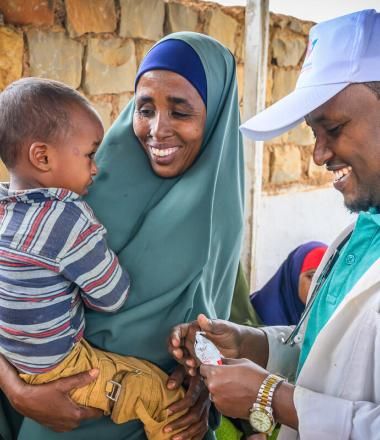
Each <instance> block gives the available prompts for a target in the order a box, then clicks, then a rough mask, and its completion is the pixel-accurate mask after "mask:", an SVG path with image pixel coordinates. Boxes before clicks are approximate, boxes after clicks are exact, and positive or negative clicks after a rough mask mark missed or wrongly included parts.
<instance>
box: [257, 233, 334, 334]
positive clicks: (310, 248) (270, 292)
mask: <svg viewBox="0 0 380 440" xmlns="http://www.w3.org/2000/svg"><path fill="white" fill-rule="evenodd" d="M326 249H327V246H326V245H325V244H324V243H320V242H318V241H310V242H307V243H305V244H302V245H301V246H298V247H297V248H296V249H294V250H293V251H292V252H291V253H290V254H289V255H288V256H287V258H286V260H285V261H284V262H283V263H282V264H281V266H280V267H279V269H278V270H277V272H276V273H275V274H274V275H273V277H272V278H271V279H270V280H269V281H268V282H267V283H266V284H265V286H264V287H263V288H262V289H260V290H258V291H257V292H254V293H253V294H252V295H251V304H252V306H253V308H254V310H255V311H256V313H257V315H258V317H259V319H260V321H261V323H262V324H264V325H294V324H297V323H298V321H299V320H300V318H301V314H302V312H303V310H304V308H305V303H306V298H307V293H308V291H309V287H310V284H311V279H312V278H313V275H314V273H315V271H316V270H317V267H318V266H319V263H320V262H321V260H322V257H323V255H324V254H325V252H326Z"/></svg>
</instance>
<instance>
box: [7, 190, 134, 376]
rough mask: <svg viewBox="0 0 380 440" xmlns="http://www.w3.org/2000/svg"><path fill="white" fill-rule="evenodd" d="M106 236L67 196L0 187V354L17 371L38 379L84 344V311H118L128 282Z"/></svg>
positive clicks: (75, 198) (89, 212) (79, 204)
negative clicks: (109, 247) (80, 343)
mask: <svg viewBox="0 0 380 440" xmlns="http://www.w3.org/2000/svg"><path fill="white" fill-rule="evenodd" d="M105 234H106V231H105V228H104V227H103V226H102V225H101V224H100V223H99V222H98V220H97V219H96V218H95V216H94V213H93V212H92V210H91V208H90V207H89V206H88V205H87V204H86V203H85V202H83V201H81V200H80V199H79V196H78V195H77V194H75V193H73V192H71V191H68V190H66V189H57V188H43V189H33V190H26V191H17V192H10V191H8V187H7V186H6V185H1V184H0V352H1V353H2V354H3V355H4V356H5V357H6V358H7V359H8V360H9V361H10V362H11V363H12V364H13V365H14V366H15V367H16V368H17V369H18V370H20V371H22V372H25V373H29V374H38V373H42V372H45V371H48V370H50V369H52V368H54V367H55V366H56V365H57V364H58V363H59V362H60V361H61V360H62V359H63V358H64V357H65V356H67V354H68V353H69V352H70V351H71V349H72V347H73V345H74V344H75V343H76V342H77V341H78V340H80V339H81V338H82V337H83V331H84V325H85V323H84V307H83V304H85V305H86V306H87V307H89V308H91V309H94V310H99V311H103V312H114V311H115V310H117V309H119V308H120V307H121V306H122V305H123V304H124V301H125V300H126V298H127V294H128V290H129V277H128V274H127V273H126V272H125V271H123V270H122V269H121V267H120V265H119V263H118V260H117V257H116V256H115V254H114V253H113V252H112V251H111V250H110V249H108V247H107V243H106V240H105Z"/></svg>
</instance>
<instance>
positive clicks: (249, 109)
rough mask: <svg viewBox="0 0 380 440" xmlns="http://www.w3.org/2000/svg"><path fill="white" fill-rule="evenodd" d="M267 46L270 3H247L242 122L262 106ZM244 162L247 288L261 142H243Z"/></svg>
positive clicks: (252, 279)
mask: <svg viewBox="0 0 380 440" xmlns="http://www.w3.org/2000/svg"><path fill="white" fill-rule="evenodd" d="M268 44H269V0H247V6H246V11H245V61H244V95H243V121H246V120H247V119H249V118H250V117H252V116H253V115H255V114H256V113H258V112H259V111H261V110H262V109H263V108H264V106H265V91H266V79H267V60H268ZM244 151H245V163H246V182H245V190H246V213H245V239H244V246H243V255H242V261H243V266H244V269H245V272H246V274H247V278H248V282H249V285H250V288H251V289H252V290H253V289H254V288H255V287H256V267H257V265H256V260H257V255H256V242H257V224H258V218H259V215H260V214H259V211H260V205H261V193H262V163H263V142H253V141H250V140H248V139H244Z"/></svg>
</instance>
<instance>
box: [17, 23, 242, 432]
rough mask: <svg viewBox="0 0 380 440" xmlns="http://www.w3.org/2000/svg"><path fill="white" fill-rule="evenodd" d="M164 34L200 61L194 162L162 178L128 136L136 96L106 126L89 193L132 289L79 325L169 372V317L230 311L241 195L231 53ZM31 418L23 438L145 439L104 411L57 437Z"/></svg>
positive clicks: (97, 339) (174, 320) (202, 39)
mask: <svg viewBox="0 0 380 440" xmlns="http://www.w3.org/2000/svg"><path fill="white" fill-rule="evenodd" d="M170 38H178V39H181V40H184V41H185V42H187V43H188V44H190V45H191V46H192V47H193V48H194V50H195V51H196V52H197V54H198V55H199V57H200V59H201V61H202V64H203V66H204V70H205V73H206V77H207V121H206V129H205V136H204V142H203V144H202V148H201V152H200V154H199V157H198V158H197V160H196V161H195V163H194V164H193V165H192V166H191V168H189V169H188V170H187V171H186V172H185V173H184V174H183V175H181V176H179V177H176V178H172V179H163V178H161V177H159V176H157V175H155V174H154V173H153V171H152V170H151V167H150V164H149V161H148V158H147V157H146V155H145V153H144V152H143V150H142V148H141V146H140V144H139V142H138V140H137V138H136V137H135V135H134V132H133V128H132V117H133V113H134V108H135V104H134V101H133V100H132V101H131V102H130V103H129V104H128V106H127V107H126V109H125V110H124V111H123V112H122V113H121V114H120V116H119V118H118V119H117V120H116V122H115V123H114V124H113V126H112V128H111V129H110V130H109V132H108V133H107V135H106V137H105V139H104V141H103V143H102V146H101V147H100V149H99V152H98V153H97V164H98V167H99V174H98V176H97V178H96V181H95V184H94V185H93V187H92V189H91V192H90V194H89V196H88V197H87V201H88V203H89V204H90V205H91V207H92V208H93V209H94V211H95V214H96V216H97V217H98V219H99V220H100V222H102V223H103V224H104V225H105V227H106V228H107V231H108V236H107V240H108V243H109V245H110V247H111V248H112V249H113V250H114V251H115V252H116V253H117V255H118V257H119V261H120V263H121V265H122V266H123V267H125V268H126V269H127V270H128V272H129V274H130V277H131V290H130V294H129V298H128V299H127V302H126V304H125V305H124V306H123V307H122V309H121V310H119V311H118V312H117V313H115V314H106V313H98V312H94V311H91V310H89V311H87V313H86V334H85V336H86V339H87V340H89V341H90V342H91V343H92V344H94V345H96V346H98V347H100V348H103V349H106V350H108V351H112V352H116V353H121V354H126V355H131V356H137V357H140V358H144V359H148V360H150V361H153V362H155V363H156V364H158V365H159V366H160V367H161V368H163V369H165V370H166V371H169V370H170V369H172V368H173V366H174V365H175V363H174V361H173V360H172V359H171V357H170V355H169V354H168V352H167V343H166V341H167V337H168V334H169V331H170V329H171V328H172V327H173V326H174V325H176V324H178V323H181V322H187V321H191V320H193V319H195V318H196V317H197V315H198V314H199V313H205V314H206V315H208V316H210V317H211V318H214V317H220V318H224V319H228V317H229V314H230V306H231V299H232V292H233V289H234V284H235V280H236V274H237V268H238V263H239V255H240V247H241V240H242V231H243V200H244V189H243V188H244V173H243V146H242V141H241V135H240V133H239V130H238V127H239V106H238V95H237V85H236V69H235V63H234V60H233V57H232V55H231V53H230V52H229V51H228V50H227V49H225V48H224V47H223V46H221V45H220V44H219V43H218V42H217V41H215V40H213V39H212V38H210V37H207V36H205V35H201V34H196V33H190V32H184V33H177V34H172V35H170ZM24 425H25V423H24ZM28 425H29V426H28V427H25V426H23V431H24V433H25V437H24V438H25V439H28V440H33V439H37V438H38V439H39V440H46V439H53V438H54V439H55V438H59V439H63V438H65V439H66V438H67V439H70V440H75V439H82V438H92V436H94V438H97V439H98V440H100V439H103V438H104V439H109V438H112V439H113V440H116V439H128V440H134V439H139V440H140V439H142V438H145V436H144V435H143V434H142V430H141V425H138V424H137V423H135V422H132V423H128V424H125V425H115V424H113V423H112V422H110V421H109V420H108V419H107V418H103V419H102V420H100V421H99V420H97V421H92V422H91V423H90V424H89V425H87V426H85V425H83V426H82V427H81V428H80V429H78V430H76V431H74V432H71V433H67V434H65V435H62V434H60V435H59V437H56V434H54V433H51V434H49V435H48V434H47V432H48V431H47V430H45V429H43V428H42V427H39V432H38V433H37V431H36V430H35V428H36V425H35V424H33V426H31V425H32V423H31V422H29V423H28ZM137 427H138V428H139V429H137ZM24 428H25V429H24ZM32 432H33V434H34V433H35V434H36V435H32ZM49 433H50V431H49ZM38 435H39V437H38Z"/></svg>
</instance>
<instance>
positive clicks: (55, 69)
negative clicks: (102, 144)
mask: <svg viewBox="0 0 380 440" xmlns="http://www.w3.org/2000/svg"><path fill="white" fill-rule="evenodd" d="M244 14H245V10H244V7H223V6H221V5H218V4H216V3H209V2H206V1H201V0H0V19H1V20H0V90H2V89H4V88H5V87H6V86H7V85H8V84H10V83H11V82H12V81H14V80H16V79H19V78H21V77H25V76H38V77H44V78H52V79H56V80H59V81H62V82H64V83H66V84H68V85H70V86H72V87H74V88H76V89H77V90H79V91H80V92H81V93H83V94H85V95H86V96H87V97H88V98H89V99H90V101H91V102H92V103H93V104H94V106H95V108H96V109H97V111H98V112H99V114H100V116H101V118H102V120H103V123H104V125H105V128H106V129H107V128H109V126H110V125H111V124H112V122H113V121H114V120H115V119H116V117H117V115H118V114H119V113H120V111H121V110H122V108H123V107H124V106H125V105H126V104H127V103H128V101H129V100H130V99H131V97H132V96H133V89H134V77H135V74H136V70H137V67H138V65H139V63H140V61H141V59H142V58H143V56H144V55H145V54H146V52H147V51H148V50H149V49H150V48H151V46H152V45H153V44H154V43H155V42H156V41H157V40H159V39H160V38H161V37H162V36H164V35H166V34H168V33H171V32H178V31H184V30H186V31H195V32H203V33H205V34H208V35H211V36H212V37H214V38H216V39H218V40H219V41H221V42H222V43H223V44H224V45H226V46H227V47H228V48H229V49H230V50H231V52H232V53H233V54H234V56H235V59H236V62H237V78H238V84H239V99H240V104H241V105H242V96H243V87H244V52H245V48H244ZM311 26H312V23H310V22H304V21H301V20H298V19H295V18H292V17H286V16H282V15H273V14H271V20H270V46H269V56H268V80H267V91H266V104H267V105H269V104H271V103H273V102H275V101H277V100H278V99H280V98H281V97H282V96H284V95H285V94H287V93H288V92H289V91H290V90H291V89H292V88H293V87H294V85H295V83H296V81H297V77H298V74H299V71H300V66H301V64H302V60H303V57H304V54H305V51H306V45H307V34H308V31H309V29H310V27H311ZM313 142H314V140H313V134H312V133H311V131H310V129H309V128H308V127H307V126H306V125H301V126H300V127H298V128H297V129H294V130H292V131H291V132H289V133H286V134H284V135H283V136H281V137H279V138H276V139H274V140H272V141H271V142H267V143H266V144H265V150H264V160H263V184H264V190H265V191H266V192H268V193H273V192H278V191H282V190H286V191H288V190H290V189H291V188H299V186H300V185H301V186H303V187H306V188H309V187H310V188H313V187H315V186H316V185H321V184H322V185H323V184H326V183H327V182H328V180H329V178H328V176H327V173H326V172H325V171H323V170H321V169H320V168H318V167H316V166H315V165H314V164H313V161H312V146H313ZM6 178H7V175H6V170H5V168H4V167H3V165H2V164H1V163H0V179H1V180H4V179H6Z"/></svg>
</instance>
